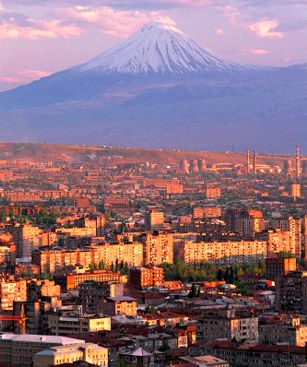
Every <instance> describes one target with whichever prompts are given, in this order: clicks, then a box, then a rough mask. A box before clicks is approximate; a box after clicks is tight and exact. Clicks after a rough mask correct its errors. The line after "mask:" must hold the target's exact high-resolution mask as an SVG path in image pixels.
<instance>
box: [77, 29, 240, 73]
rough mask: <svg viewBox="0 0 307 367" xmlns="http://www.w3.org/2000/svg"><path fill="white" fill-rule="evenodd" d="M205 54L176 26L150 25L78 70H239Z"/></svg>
mask: <svg viewBox="0 0 307 367" xmlns="http://www.w3.org/2000/svg"><path fill="white" fill-rule="evenodd" d="M240 68H243V67H242V66H240V65H238V64H235V63H231V62H228V61H224V60H222V59H220V58H218V57H215V56H214V55H213V54H211V53H210V52H209V51H206V50H204V49H203V48H201V47H200V46H198V44H197V43H196V42H194V41H193V40H192V39H190V38H189V37H188V36H187V35H185V34H184V33H183V32H181V31H180V30H179V29H178V28H177V27H175V26H174V25H170V24H167V23H161V22H156V23H149V24H146V25H145V26H144V27H143V28H142V29H141V30H139V31H138V32H137V33H135V34H134V35H133V36H132V37H130V38H129V39H128V40H126V41H124V42H122V43H120V44H119V45H117V46H115V47H113V48H111V49H109V50H107V51H106V52H103V53H102V54H100V55H99V56H97V57H95V58H94V59H93V60H91V61H90V62H88V63H86V64H85V65H82V66H80V67H79V68H77V70H78V71H81V72H86V71H89V70H92V71H93V70H95V71H99V72H106V73H127V74H131V73H132V74H141V73H145V74H146V73H152V72H153V73H179V74H180V73H195V72H210V71H211V72H212V71H225V70H237V69H240Z"/></svg>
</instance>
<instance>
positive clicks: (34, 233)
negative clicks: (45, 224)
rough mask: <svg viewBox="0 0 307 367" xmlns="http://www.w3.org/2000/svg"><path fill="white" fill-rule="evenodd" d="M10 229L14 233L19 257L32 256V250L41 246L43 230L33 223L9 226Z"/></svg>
mask: <svg viewBox="0 0 307 367" xmlns="http://www.w3.org/2000/svg"><path fill="white" fill-rule="evenodd" d="M8 231H9V232H10V233H11V234H12V235H13V241H14V242H15V243H16V256H17V257H31V254H32V251H33V250H35V249H36V248H38V247H39V246H40V234H41V233H42V230H41V229H40V228H38V227H35V226H32V225H31V224H23V225H17V226H9V227H8Z"/></svg>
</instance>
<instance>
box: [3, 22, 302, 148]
mask: <svg viewBox="0 0 307 367" xmlns="http://www.w3.org/2000/svg"><path fill="white" fill-rule="evenodd" d="M306 121H307V65H294V66H290V67H286V68H268V67H257V66H253V65H239V64H236V63H232V62H230V61H227V60H222V59H220V58H218V57H216V56H214V55H213V54H211V53H210V52H208V51H206V50H204V49H202V48H201V47H199V46H198V45H197V44H196V43H195V42H194V41H193V40H191V39H189V38H188V37H187V36H186V35H185V34H184V33H182V32H181V31H180V30H178V29H177V28H176V27H174V26H173V25H169V24H164V23H150V24H148V25H146V26H144V27H143V28H142V29H141V30H140V31H139V32H137V33H136V34H135V35H133V36H132V37H131V38H130V39H128V40H126V41H124V42H122V43H121V44H120V45H118V46H115V47H113V48H112V49H110V50H108V51H106V52H104V53H102V54H101V55H98V56H97V57H96V58H94V59H93V60H91V61H89V62H88V63H86V64H84V65H80V66H76V67H73V68H71V69H67V70H64V71H62V72H59V73H56V74H53V75H51V76H49V77H46V78H42V79H40V80H38V81H34V82H32V83H30V84H28V85H25V86H21V87H18V88H16V89H14V90H10V91H6V92H2V93H0V128H1V139H2V140H11V141H17V140H18V141H32V142H38V141H39V142H48V143H64V144H89V145H91V144H95V145H121V146H139V147H161V148H179V149H195V150H244V149H245V148H246V147H251V148H252V149H255V150H258V151H265V152H290V151H292V150H293V147H294V146H295V145H296V144H300V145H301V148H302V150H303V151H306V150H307V143H306V141H307V139H306V138H307V125H306Z"/></svg>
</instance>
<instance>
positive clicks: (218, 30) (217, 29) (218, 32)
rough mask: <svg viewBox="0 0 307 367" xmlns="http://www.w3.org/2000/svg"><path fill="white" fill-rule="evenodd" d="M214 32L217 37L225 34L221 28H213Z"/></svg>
mask: <svg viewBox="0 0 307 367" xmlns="http://www.w3.org/2000/svg"><path fill="white" fill-rule="evenodd" d="M214 32H215V34H216V35H218V36H219V37H223V36H224V35H225V32H224V30H223V29H222V28H214Z"/></svg>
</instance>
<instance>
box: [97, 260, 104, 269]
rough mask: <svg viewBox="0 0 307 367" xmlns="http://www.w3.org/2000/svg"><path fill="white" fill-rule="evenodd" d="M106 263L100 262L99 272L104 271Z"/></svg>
mask: <svg viewBox="0 0 307 367" xmlns="http://www.w3.org/2000/svg"><path fill="white" fill-rule="evenodd" d="M104 267H105V266H104V262H103V261H102V260H101V261H100V262H99V264H98V269H99V270H103V269H104Z"/></svg>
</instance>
